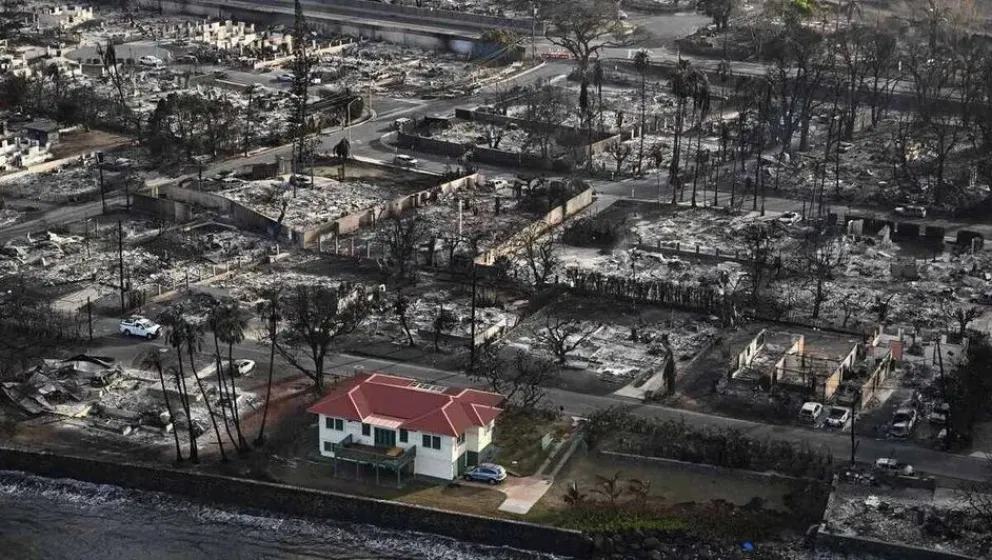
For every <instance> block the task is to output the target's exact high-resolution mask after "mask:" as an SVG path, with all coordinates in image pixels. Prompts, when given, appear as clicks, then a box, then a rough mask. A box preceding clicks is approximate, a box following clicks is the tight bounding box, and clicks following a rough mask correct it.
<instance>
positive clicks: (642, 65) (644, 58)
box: [634, 49, 651, 175]
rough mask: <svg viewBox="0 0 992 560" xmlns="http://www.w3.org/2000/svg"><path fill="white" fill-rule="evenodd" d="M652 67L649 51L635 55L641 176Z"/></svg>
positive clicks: (638, 160)
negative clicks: (639, 91)
mask: <svg viewBox="0 0 992 560" xmlns="http://www.w3.org/2000/svg"><path fill="white" fill-rule="evenodd" d="M650 65H651V56H650V55H649V54H648V51H646V50H644V49H641V50H639V51H637V54H635V55H634V70H637V73H638V74H640V75H641V144H640V147H638V149H637V174H638V175H640V174H641V165H642V164H643V163H644V118H645V108H646V105H647V71H648V67H649V66H650Z"/></svg>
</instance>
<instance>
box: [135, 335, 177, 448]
mask: <svg viewBox="0 0 992 560" xmlns="http://www.w3.org/2000/svg"><path fill="white" fill-rule="evenodd" d="M141 368H142V369H152V368H154V369H155V371H157V372H158V380H159V382H161V383H162V398H164V399H165V409H166V410H168V411H169V422H172V423H173V425H172V436H173V437H174V438H175V440H176V464H182V462H183V448H182V445H180V443H179V431H178V430H176V426H175V421H176V415H175V413H174V412H172V402H171V401H170V400H169V391H168V389H167V388H166V386H165V372H163V371H162V355H161V354H160V353H159V352H158V351H152V352H149V353H148V354H145V358H144V359H143V360H142V361H141Z"/></svg>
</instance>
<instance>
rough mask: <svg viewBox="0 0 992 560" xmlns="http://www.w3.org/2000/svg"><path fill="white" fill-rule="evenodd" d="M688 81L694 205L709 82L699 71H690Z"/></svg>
mask: <svg viewBox="0 0 992 560" xmlns="http://www.w3.org/2000/svg"><path fill="white" fill-rule="evenodd" d="M689 83H690V91H691V96H692V119H693V123H694V126H695V127H696V157H695V162H696V164H695V166H694V167H693V174H692V206H693V207H695V206H696V184H697V182H698V180H699V165H700V158H699V150H700V146H701V144H702V141H703V121H705V120H706V117H707V116H708V115H709V112H710V84H709V80H707V79H706V74H703V73H702V72H699V71H693V72H692V74H691V75H690V76H689ZM697 113H698V114H699V119H698V120H697V119H696V114H697ZM690 142H691V140H690ZM690 147H691V145H690Z"/></svg>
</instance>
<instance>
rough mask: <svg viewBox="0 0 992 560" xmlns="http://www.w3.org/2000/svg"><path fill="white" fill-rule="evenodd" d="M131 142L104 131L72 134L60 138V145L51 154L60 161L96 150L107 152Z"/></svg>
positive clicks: (128, 139)
mask: <svg viewBox="0 0 992 560" xmlns="http://www.w3.org/2000/svg"><path fill="white" fill-rule="evenodd" d="M130 142H131V139H130V138H128V137H127V136H121V135H120V134H113V133H111V132H104V131H102V130H90V131H87V132H83V131H78V132H70V133H68V134H63V135H61V136H60V137H59V143H58V144H57V145H55V146H53V147H52V150H51V152H52V155H53V156H54V157H55V159H59V158H64V157H68V156H72V155H76V154H84V153H89V152H92V151H95V150H107V149H110V148H113V147H117V146H120V145H122V144H127V143H130Z"/></svg>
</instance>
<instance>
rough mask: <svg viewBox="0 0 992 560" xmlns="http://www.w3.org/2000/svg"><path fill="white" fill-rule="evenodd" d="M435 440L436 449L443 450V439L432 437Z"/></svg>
mask: <svg viewBox="0 0 992 560" xmlns="http://www.w3.org/2000/svg"><path fill="white" fill-rule="evenodd" d="M431 437H432V438H433V442H432V443H433V444H434V449H441V438H440V436H431Z"/></svg>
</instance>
